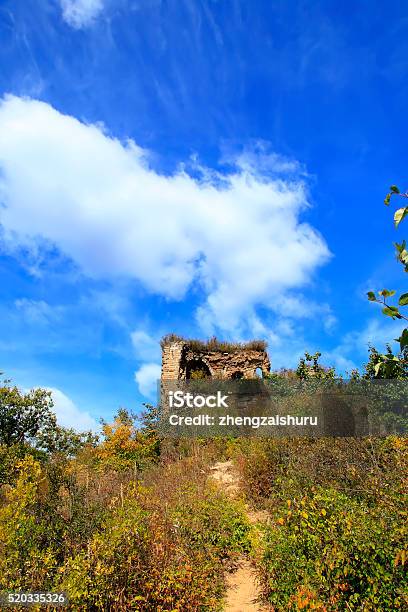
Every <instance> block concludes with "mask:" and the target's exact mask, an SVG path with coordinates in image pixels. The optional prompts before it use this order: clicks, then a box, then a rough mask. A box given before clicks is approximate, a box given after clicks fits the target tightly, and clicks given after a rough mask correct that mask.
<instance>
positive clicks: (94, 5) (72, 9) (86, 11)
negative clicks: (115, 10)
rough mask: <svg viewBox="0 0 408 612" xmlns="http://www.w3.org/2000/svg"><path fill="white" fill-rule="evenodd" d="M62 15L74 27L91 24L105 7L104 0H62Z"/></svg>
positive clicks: (78, 27) (83, 26) (79, 27)
mask: <svg viewBox="0 0 408 612" xmlns="http://www.w3.org/2000/svg"><path fill="white" fill-rule="evenodd" d="M60 2H61V8H62V16H63V18H64V20H65V21H66V22H67V23H68V24H69V25H70V26H72V27H73V28H75V29H81V28H85V27H88V26H90V25H91V24H92V23H93V22H94V21H95V19H96V18H97V17H98V16H99V15H100V13H101V12H102V11H103V9H104V0H60Z"/></svg>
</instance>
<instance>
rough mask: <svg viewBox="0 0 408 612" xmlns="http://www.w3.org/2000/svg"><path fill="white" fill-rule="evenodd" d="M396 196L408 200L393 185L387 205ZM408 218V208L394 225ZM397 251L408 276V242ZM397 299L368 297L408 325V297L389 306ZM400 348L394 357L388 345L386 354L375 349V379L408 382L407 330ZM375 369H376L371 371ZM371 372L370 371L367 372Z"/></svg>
mask: <svg viewBox="0 0 408 612" xmlns="http://www.w3.org/2000/svg"><path fill="white" fill-rule="evenodd" d="M393 196H397V197H401V198H405V199H408V192H405V193H401V192H400V190H399V189H398V187H397V186H396V185H391V187H390V191H389V193H387V195H386V197H385V200H384V203H385V205H386V206H389V205H390V202H391V198H392V197H393ZM407 215H408V206H402V207H401V208H398V209H397V210H396V211H395V213H394V225H395V227H396V228H398V226H399V224H400V223H401V221H402V220H403V219H404V218H405V217H406V216H407ZM394 246H395V249H396V256H397V260H398V261H399V262H400V263H401V264H402V265H403V267H404V272H408V251H407V250H406V241H405V240H403V241H402V242H401V243H398V242H395V243H394ZM394 295H395V291H394V290H389V289H382V290H381V291H378V297H377V296H376V295H375V293H374V291H369V292H368V293H367V297H368V299H369V301H370V302H376V303H377V304H381V306H382V307H383V309H382V312H383V314H384V315H385V316H387V317H391V319H393V320H394V319H403V320H405V321H408V317H407V316H406V315H405V314H403V312H401V308H403V307H404V306H407V305H408V293H403V294H402V295H400V296H399V298H398V305H397V306H395V305H393V304H390V303H389V298H391V297H393V296H394ZM395 340H396V341H397V342H399V344H400V353H399V354H398V355H394V353H393V351H392V350H391V348H390V346H389V345H387V352H386V353H385V354H381V353H378V351H376V350H375V349H370V351H371V354H370V362H369V364H368V365H369V366H370V367H369V372H367V373H370V374H371V375H373V377H374V378H406V376H407V367H406V366H407V364H408V329H407V328H404V329H403V330H402V333H401V335H400V337H399V338H396V339H395ZM371 366H372V367H371ZM366 370H367V368H366Z"/></svg>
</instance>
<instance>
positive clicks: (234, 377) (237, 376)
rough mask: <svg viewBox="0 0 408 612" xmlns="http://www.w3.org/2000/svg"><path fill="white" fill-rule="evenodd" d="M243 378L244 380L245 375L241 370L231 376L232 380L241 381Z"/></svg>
mask: <svg viewBox="0 0 408 612" xmlns="http://www.w3.org/2000/svg"><path fill="white" fill-rule="evenodd" d="M241 378H244V373H243V372H241V371H240V370H237V371H236V372H233V373H232V374H231V379H232V380H241Z"/></svg>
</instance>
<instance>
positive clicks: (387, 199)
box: [384, 193, 391, 206]
mask: <svg viewBox="0 0 408 612" xmlns="http://www.w3.org/2000/svg"><path fill="white" fill-rule="evenodd" d="M390 200H391V194H390V193H387V195H386V196H385V198H384V204H385V205H386V206H389V204H390Z"/></svg>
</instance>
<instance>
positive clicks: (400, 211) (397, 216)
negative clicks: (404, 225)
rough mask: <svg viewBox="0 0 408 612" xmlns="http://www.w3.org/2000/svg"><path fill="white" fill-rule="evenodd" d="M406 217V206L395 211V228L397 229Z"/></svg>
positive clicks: (407, 209) (407, 207) (407, 208)
mask: <svg viewBox="0 0 408 612" xmlns="http://www.w3.org/2000/svg"><path fill="white" fill-rule="evenodd" d="M407 215H408V206H404V207H403V208H399V209H398V210H396V211H395V214H394V223H395V227H398V226H399V224H400V223H401V221H402V220H403V219H404V217H406V216H407Z"/></svg>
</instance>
